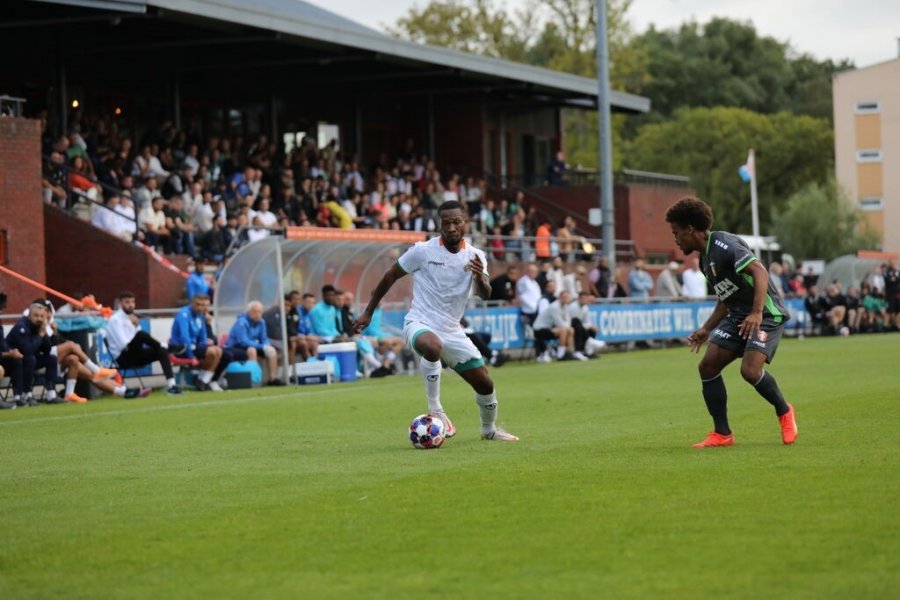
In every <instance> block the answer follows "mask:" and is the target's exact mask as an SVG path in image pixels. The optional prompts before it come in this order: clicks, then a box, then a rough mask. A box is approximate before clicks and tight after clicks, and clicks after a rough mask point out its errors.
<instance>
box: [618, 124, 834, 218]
mask: <svg viewBox="0 0 900 600" xmlns="http://www.w3.org/2000/svg"><path fill="white" fill-rule="evenodd" d="M833 143H834V138H833V133H832V130H831V126H830V125H829V124H828V122H827V121H825V120H824V119H814V118H812V117H807V116H797V115H793V114H790V113H778V114H774V115H763V114H759V113H755V112H752V111H749V110H745V109H742V108H726V107H716V108H691V109H680V110H678V111H676V112H675V115H674V116H673V118H672V119H671V120H669V121H666V122H663V123H654V124H649V125H645V126H644V127H642V128H641V130H640V133H639V134H638V136H637V137H636V138H635V139H633V140H631V141H629V142H628V143H627V144H626V145H625V164H627V165H628V166H629V167H632V168H635V169H641V170H646V171H656V172H660V173H679V174H684V175H687V176H689V177H690V179H691V185H692V186H693V187H694V189H695V190H697V194H698V195H699V196H700V197H701V198H703V199H704V200H706V201H707V202H709V203H710V205H711V206H712V207H713V210H714V212H715V215H716V227H718V228H721V229H727V230H729V231H735V232H739V233H746V232H749V231H750V230H751V220H752V219H751V209H750V189H749V186H748V184H746V183H744V182H743V181H742V180H741V179H740V177H738V174H737V169H738V167H740V166H741V165H742V164H744V162H745V161H746V159H747V151H748V150H749V149H750V148H754V149H755V154H756V174H757V192H758V196H759V217H760V226H761V229H762V232H763V233H764V234H766V233H769V232H770V229H771V227H770V226H771V223H772V217H773V214H775V212H777V211H778V210H779V209H781V208H782V206H783V205H784V202H785V200H786V199H787V198H788V197H789V196H790V195H791V194H793V193H794V192H796V191H797V190H799V189H800V188H801V187H803V186H804V185H806V184H807V183H808V182H811V181H812V182H824V181H825V180H826V179H827V177H828V176H829V174H830V173H831V172H832V169H833V166H832V159H831V156H832V148H833Z"/></svg>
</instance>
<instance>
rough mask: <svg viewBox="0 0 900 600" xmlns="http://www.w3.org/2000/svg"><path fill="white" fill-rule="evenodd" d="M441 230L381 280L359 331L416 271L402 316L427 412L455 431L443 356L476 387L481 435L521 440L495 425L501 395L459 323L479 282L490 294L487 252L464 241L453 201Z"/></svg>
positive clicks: (461, 213)
mask: <svg viewBox="0 0 900 600" xmlns="http://www.w3.org/2000/svg"><path fill="white" fill-rule="evenodd" d="M438 214H439V217H440V227H441V234H440V236H439V237H435V238H432V239H430V240H428V241H427V242H418V243H416V244H415V245H414V246H413V247H412V248H410V249H409V250H407V251H406V253H404V254H403V256H401V257H400V258H399V260H398V261H397V263H396V264H395V265H394V266H393V267H391V268H390V269H389V270H388V271H387V272H386V273H385V274H384V276H383V277H382V278H381V281H379V282H378V285H377V286H376V287H375V290H374V291H373V292H372V298H371V299H370V300H369V304H368V306H366V310H365V312H363V314H362V315H360V316H359V318H357V319H356V320H355V321H354V323H353V328H354V331H356V332H357V333H358V332H360V331H362V330H363V329H365V328H366V327H367V326H368V325H369V323H370V322H371V321H372V315H373V314H374V312H375V309H376V308H378V304H379V303H380V302H381V299H382V298H384V296H385V294H387V292H388V290H390V289H391V286H393V285H394V283H395V282H396V281H397V280H398V279H401V278H402V277H405V276H406V275H408V274H410V273H412V276H413V299H412V307H411V308H410V310H409V312H408V313H407V314H406V317H404V319H403V324H404V325H403V337H404V339H405V340H406V343H407V344H408V345H409V347H410V348H412V349H413V350H415V351H416V352H418V353H419V354H420V355H422V360H421V363H420V364H421V370H422V376H423V377H424V378H425V395H426V396H427V398H428V412H429V413H430V414H432V415H435V416H438V417H440V418H441V419H442V420H443V421H444V423H445V424H446V436H447V437H453V436H454V435H455V434H456V429H455V427H454V426H453V423H452V422H451V421H450V419H449V418H447V414H446V413H445V412H444V407H443V406H442V405H441V359H443V360H444V361H445V362H446V363H447V364H448V365H449V366H450V367H452V368H453V370H454V371H456V372H457V373H459V374H460V376H461V377H462V378H463V379H465V380H466V382H467V383H468V384H469V385H471V386H472V388H473V389H474V390H475V402H476V403H477V404H478V408H479V410H480V412H481V438H482V439H485V440H502V441H516V440H518V439H519V438H518V437H516V436H514V435H512V434H510V433H507V432H506V431H504V430H503V429H500V428H498V427H497V425H496V419H497V394H496V392H495V390H494V382H493V381H491V378H490V376H489V375H488V370H487V367H486V366H485V364H484V358H482V356H481V353H480V352H479V351H478V349H477V348H476V347H475V345H474V344H473V343H472V342H471V340H469V338H468V337H466V333H465V331H464V330H463V328H462V326H461V325H460V319H462V316H463V313H464V312H465V309H466V303H467V302H468V299H469V295H470V294H471V292H472V285H473V283H474V285H475V290H476V291H477V293H478V296H479V297H480V298H482V299H485V300H487V299H488V298H489V297H490V295H491V285H490V277H489V276H488V272H487V267H486V265H487V259H486V258H485V255H484V252H482V251H481V250H479V249H478V248H473V247H472V246H471V245H470V244H468V243H467V242H466V241H465V240H464V239H463V235H464V234H465V232H466V217H465V215H466V213H465V210H464V209H463V206H462V205H461V204H460V203H459V202H457V201H455V200H451V201H448V202H444V203H443V204H441V207H440V208H439V209H438Z"/></svg>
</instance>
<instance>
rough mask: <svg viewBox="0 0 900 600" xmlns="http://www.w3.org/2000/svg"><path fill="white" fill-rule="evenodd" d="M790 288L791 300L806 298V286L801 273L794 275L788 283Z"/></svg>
mask: <svg viewBox="0 0 900 600" xmlns="http://www.w3.org/2000/svg"><path fill="white" fill-rule="evenodd" d="M788 286H790V288H791V293H790V296H791V297H792V298H803V297H805V296H806V284H805V283H804V279H803V273H796V274H795V275H794V276H793V277H792V278H791V280H790V282H788Z"/></svg>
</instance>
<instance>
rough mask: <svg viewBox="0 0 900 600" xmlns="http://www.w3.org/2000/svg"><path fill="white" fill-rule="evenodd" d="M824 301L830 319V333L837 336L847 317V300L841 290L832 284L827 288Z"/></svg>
mask: <svg viewBox="0 0 900 600" xmlns="http://www.w3.org/2000/svg"><path fill="white" fill-rule="evenodd" d="M823 301H824V306H825V312H826V315H827V318H828V326H829V329H828V332H829V333H831V334H837V333H839V332H840V329H841V325H843V323H844V318H845V317H846V316H847V298H846V297H844V295H843V294H842V293H841V292H840V288H838V286H837V285H835V284H831V285H829V286H828V287H827V288H825V297H824V298H823Z"/></svg>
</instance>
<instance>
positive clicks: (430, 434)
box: [409, 415, 444, 450]
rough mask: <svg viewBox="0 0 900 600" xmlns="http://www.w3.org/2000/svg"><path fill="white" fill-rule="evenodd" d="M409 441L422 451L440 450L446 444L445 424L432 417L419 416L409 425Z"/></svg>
mask: <svg viewBox="0 0 900 600" xmlns="http://www.w3.org/2000/svg"><path fill="white" fill-rule="evenodd" d="M409 441H411V442H412V445H413V446H415V447H416V448H419V449H420V450H428V449H429V448H440V446H441V444H443V443H444V422H443V421H442V420H441V419H439V418H438V417H433V416H431V415H419V416H418V417H416V418H415V419H413V420H412V423H410V424H409Z"/></svg>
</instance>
